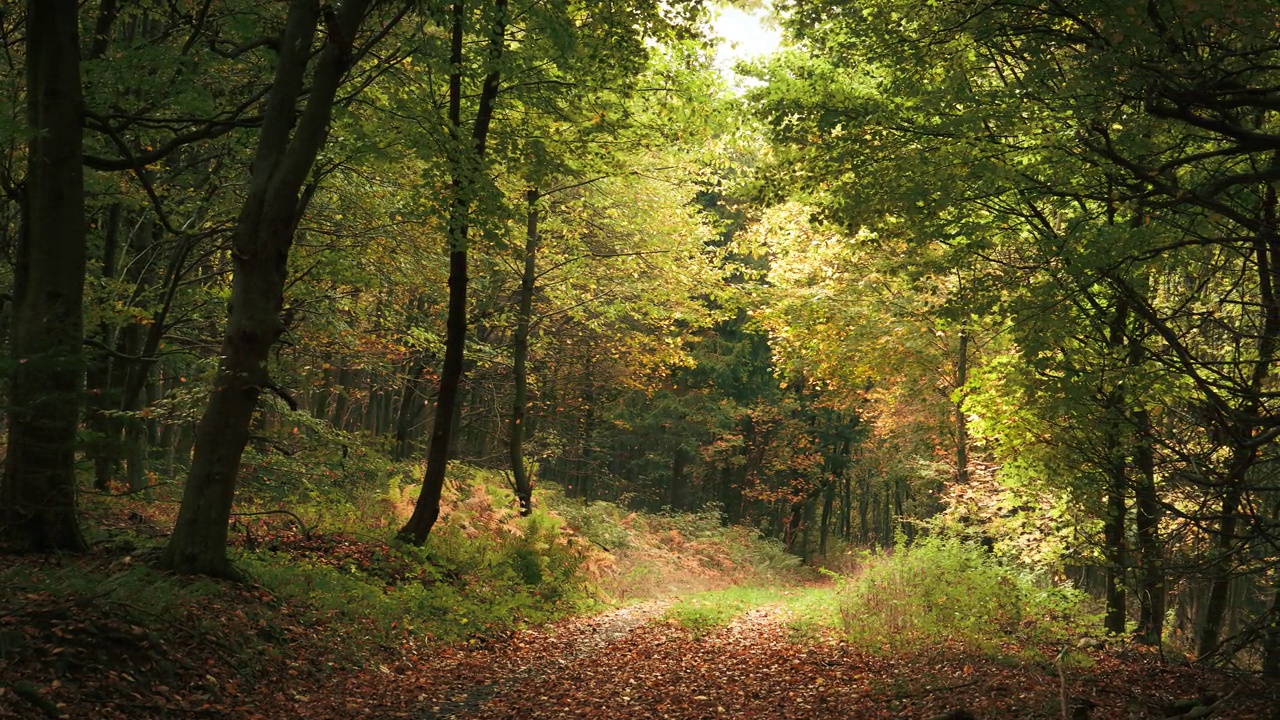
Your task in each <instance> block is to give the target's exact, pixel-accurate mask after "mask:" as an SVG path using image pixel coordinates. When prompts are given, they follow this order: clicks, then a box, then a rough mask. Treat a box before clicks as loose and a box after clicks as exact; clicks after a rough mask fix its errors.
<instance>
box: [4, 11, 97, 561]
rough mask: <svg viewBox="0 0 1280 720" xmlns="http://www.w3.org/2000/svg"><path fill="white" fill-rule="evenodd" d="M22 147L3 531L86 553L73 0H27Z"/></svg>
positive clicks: (27, 541)
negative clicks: (80, 482) (26, 133)
mask: <svg viewBox="0 0 1280 720" xmlns="http://www.w3.org/2000/svg"><path fill="white" fill-rule="evenodd" d="M26 12H27V47H26V55H27V120H28V123H29V126H30V128H31V129H32V131H33V133H32V136H31V140H30V141H29V143H28V146H27V153H28V155H27V177H26V184H25V197H24V203H23V216H22V225H23V227H22V230H21V233H20V237H19V248H18V263H17V268H16V272H15V280H14V313H13V327H12V336H11V352H12V356H13V358H15V359H16V362H15V363H14V369H13V375H12V381H13V382H12V385H11V386H10V388H9V403H10V409H9V439H8V450H7V452H6V456H5V468H4V475H3V477H2V478H0V535H3V536H5V537H7V538H8V539H9V540H12V541H13V542H14V543H15V544H16V546H17V547H20V548H25V549H30V550H36V551H51V550H72V551H78V550H83V549H84V547H85V543H84V538H83V536H82V535H81V534H80V526H79V522H78V519H77V517H76V476H75V443H76V431H77V429H78V425H79V419H80V401H81V394H82V393H81V372H82V371H83V367H82V364H81V358H82V348H81V343H82V341H83V332H84V330H83V325H84V320H83V305H84V275H85V222H84V168H83V144H82V143H83V135H84V133H83V125H82V122H83V112H84V107H83V99H82V97H81V89H80V41H79V31H78V28H79V26H78V23H79V18H78V6H77V4H76V3H75V2H74V1H73V0H28V2H27V7H26Z"/></svg>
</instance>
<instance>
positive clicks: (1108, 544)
mask: <svg viewBox="0 0 1280 720" xmlns="http://www.w3.org/2000/svg"><path fill="white" fill-rule="evenodd" d="M1117 465H1118V466H1117V467H1112V468H1111V469H1110V478H1109V480H1110V483H1109V486H1108V488H1107V511H1106V517H1105V518H1104V519H1103V529H1102V535H1103V544H1104V547H1103V555H1104V556H1105V558H1106V562H1107V590H1106V597H1107V614H1106V620H1105V622H1104V626H1105V627H1106V629H1107V630H1108V631H1110V632H1113V633H1116V634H1121V633H1123V632H1124V626H1125V539H1124V526H1125V522H1124V519H1125V485H1126V482H1125V468H1124V461H1123V459H1121V460H1120V461H1119V462H1118V463H1117Z"/></svg>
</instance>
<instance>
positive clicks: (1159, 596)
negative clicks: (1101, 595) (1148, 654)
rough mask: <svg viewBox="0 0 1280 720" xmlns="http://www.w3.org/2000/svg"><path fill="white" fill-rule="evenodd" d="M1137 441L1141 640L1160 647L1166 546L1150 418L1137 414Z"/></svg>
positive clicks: (1137, 520)
mask: <svg viewBox="0 0 1280 720" xmlns="http://www.w3.org/2000/svg"><path fill="white" fill-rule="evenodd" d="M1136 420H1137V424H1138V428H1137V429H1138V440H1137V445H1136V447H1135V450H1134V454H1133V461H1134V462H1133V464H1134V469H1135V470H1136V471H1137V477H1136V478H1135V486H1134V495H1135V503H1134V504H1135V510H1136V523H1135V524H1136V528H1137V535H1138V553H1139V555H1140V557H1141V558H1142V565H1141V566H1140V568H1139V569H1140V576H1139V578H1138V594H1139V608H1140V610H1139V621H1138V635H1139V639H1140V640H1141V641H1142V642H1144V643H1147V644H1149V645H1159V644H1160V639H1161V638H1162V637H1163V636H1164V613H1165V590H1164V558H1163V546H1162V545H1161V543H1160V515H1161V511H1160V499H1159V496H1158V495H1157V493H1156V474H1155V461H1154V457H1153V455H1152V449H1151V436H1150V432H1151V416H1150V414H1149V413H1148V412H1147V411H1146V410H1140V411H1138V412H1137V413H1136Z"/></svg>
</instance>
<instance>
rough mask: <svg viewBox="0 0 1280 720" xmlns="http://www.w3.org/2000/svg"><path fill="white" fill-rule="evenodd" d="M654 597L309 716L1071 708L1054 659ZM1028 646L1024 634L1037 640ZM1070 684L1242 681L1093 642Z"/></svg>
mask: <svg viewBox="0 0 1280 720" xmlns="http://www.w3.org/2000/svg"><path fill="white" fill-rule="evenodd" d="M667 605H668V603H664V602H649V603H643V604H640V605H636V606H632V607H629V608H623V609H620V610H615V611H612V612H609V613H605V614H603V615H599V616H596V617H592V618H575V619H572V620H567V621H564V622H561V623H557V624H555V625H552V626H550V627H548V628H545V629H543V630H538V631H526V632H523V633H520V634H518V635H516V636H514V637H512V638H509V639H506V640H502V641H497V642H493V643H490V644H487V645H483V644H475V645H471V644H468V645H460V646H455V647H451V648H445V649H441V650H439V651H436V652H433V653H431V654H429V655H428V656H426V657H423V658H422V659H421V660H420V661H419V663H418V664H417V665H414V666H412V667H404V668H396V669H388V668H376V669H370V670H365V671H363V672H360V673H355V674H346V673H344V674H342V675H340V676H338V679H337V680H335V683H336V684H335V686H334V687H332V688H329V689H327V690H325V691H323V692H319V693H317V694H316V696H315V697H311V698H306V699H305V702H302V703H300V704H299V706H298V712H297V717H298V718H299V719H305V720H321V719H323V720H340V719H341V720H345V719H347V718H412V719H413V720H445V719H449V720H544V719H545V720H551V719H557V720H558V719H562V718H564V719H567V718H583V719H585V718H621V719H626V718H643V719H645V720H648V719H650V718H653V719H655V720H657V719H670V720H712V719H718V718H726V719H727V718H765V719H769V720H773V719H790V718H795V719H797V720H799V719H801V718H804V719H806V720H807V719H809V718H867V719H868V720H889V719H893V720H905V719H911V718H930V717H933V716H935V715H938V714H940V713H942V712H945V711H947V710H950V709H953V708H957V707H964V708H967V709H968V710H970V711H972V712H973V713H974V715H976V716H977V717H978V718H981V719H982V720H987V719H988V718H1001V719H1005V718H1038V719H1044V720H1057V719H1058V718H1061V717H1062V714H1061V712H1062V711H1061V704H1060V694H1059V691H1060V687H1059V684H1058V683H1059V680H1058V676H1057V673H1056V670H1055V668H1054V667H1053V666H1052V664H1051V663H1047V662H1041V661H1037V660H1032V659H1027V660H1025V661H1022V660H1020V661H1018V662H1009V661H1006V662H996V661H993V660H991V659H990V658H987V657H976V656H972V655H967V654H965V653H962V652H959V651H956V650H954V649H948V648H937V649H934V650H932V651H930V652H928V653H924V654H916V655H912V656H903V655H894V654H890V653H873V654H868V653H866V652H863V651H859V650H855V649H853V648H851V647H848V646H846V645H845V644H843V643H841V642H837V641H835V640H831V639H825V640H824V639H820V638H819V639H816V640H815V639H813V638H809V639H808V640H807V641H805V642H794V641H793V637H792V633H791V631H790V630H789V629H788V627H787V619H788V616H787V613H786V612H785V610H783V609H782V608H780V607H778V606H767V607H762V608H757V609H754V610H750V611H747V612H745V613H743V614H742V615H740V616H739V617H737V618H736V619H735V620H734V621H733V622H731V623H730V624H729V625H728V626H727V627H724V628H720V629H718V630H715V631H713V632H710V633H708V634H706V635H705V636H703V637H701V638H698V639H695V638H694V637H693V636H692V635H691V634H690V633H689V632H688V631H686V630H685V629H683V628H681V627H679V626H678V625H676V624H674V623H673V622H670V621H662V620H661V618H662V615H663V612H664V610H665V609H666V607H667ZM1028 650H1030V649H1028ZM1089 662H1091V663H1092V665H1091V666H1089V667H1082V668H1077V669H1074V670H1072V671H1071V672H1070V673H1069V675H1068V689H1069V692H1070V693H1071V694H1072V695H1073V696H1079V697H1085V698H1088V699H1089V701H1090V702H1093V703H1095V704H1096V706H1097V707H1096V708H1095V709H1094V711H1093V712H1092V713H1091V714H1090V715H1089V717H1090V718H1093V719H1094V720H1097V719H1098V718H1147V717H1161V714H1160V713H1159V711H1158V709H1156V708H1157V706H1158V704H1159V702H1160V701H1162V700H1165V699H1169V698H1175V697H1186V696H1187V695H1188V694H1194V693H1196V692H1199V691H1210V690H1213V691H1218V692H1224V691H1225V690H1229V689H1230V686H1231V685H1232V684H1234V683H1235V682H1236V681H1234V680H1230V679H1225V678H1223V677H1221V676H1216V677H1215V676H1211V675H1207V674H1203V673H1197V672H1195V671H1192V670H1190V669H1188V668H1179V667H1172V666H1161V665H1160V663H1159V662H1158V658H1157V657H1156V656H1154V655H1148V656H1141V657H1138V656H1129V657H1124V658H1121V657H1116V656H1110V655H1103V654H1095V655H1094V656H1093V657H1091V658H1090V660H1089ZM1242 687H1243V690H1242V691H1241V692H1239V693H1238V694H1237V695H1236V698H1237V699H1238V702H1237V703H1235V707H1233V708H1232V709H1231V712H1229V713H1227V714H1225V715H1224V717H1231V718H1238V719H1240V720H1248V719H1257V720H1264V719H1265V720H1275V716H1274V715H1273V711H1272V710H1271V708H1273V707H1274V706H1275V703H1276V701H1277V700H1280V695H1277V694H1276V693H1277V691H1276V689H1275V688H1274V687H1271V688H1268V687H1266V686H1264V685H1260V684H1258V685H1254V686H1252V687H1250V686H1242Z"/></svg>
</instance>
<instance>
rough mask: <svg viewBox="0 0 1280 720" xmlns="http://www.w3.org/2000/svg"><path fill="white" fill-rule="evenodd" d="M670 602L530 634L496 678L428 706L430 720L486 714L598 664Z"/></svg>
mask: <svg viewBox="0 0 1280 720" xmlns="http://www.w3.org/2000/svg"><path fill="white" fill-rule="evenodd" d="M669 604H670V602H669V601H659V600H653V601H649V602H646V603H641V604H639V605H632V606H629V607H624V608H619V609H617V610H613V611H612V612H607V613H604V614H603V615H597V616H595V617H588V618H576V619H574V620H570V621H567V622H563V623H558V624H556V625H553V626H552V627H550V628H548V629H547V630H545V631H533V632H530V633H527V634H526V635H525V636H524V637H523V638H521V641H520V645H521V647H520V649H519V652H517V653H515V654H514V655H512V656H511V657H510V658H507V659H506V661H505V662H504V663H503V664H502V666H501V669H500V672H499V673H495V676H494V677H493V679H491V680H489V681H487V682H483V683H481V684H473V685H471V686H470V687H465V688H458V689H459V690H460V692H458V693H457V694H454V695H452V696H451V697H448V698H447V699H443V700H442V701H440V702H438V703H437V704H433V705H432V706H431V707H430V708H428V709H427V710H426V711H425V713H424V715H423V718H424V719H425V720H445V719H446V718H470V717H481V716H483V713H484V706H485V705H486V704H487V703H489V702H490V701H491V700H493V699H494V698H495V697H498V696H501V695H508V694H515V695H518V694H520V692H521V688H522V687H524V686H526V685H528V684H530V683H532V682H536V681H537V680H538V679H539V678H547V677H557V676H559V675H560V674H562V673H564V672H566V671H567V670H568V669H569V668H571V667H573V666H575V665H577V664H581V663H586V664H590V663H592V662H595V661H596V660H597V659H598V657H599V656H600V655H602V654H604V653H607V652H609V650H610V647H611V646H612V645H614V644H615V643H625V642H626V638H627V636H628V635H630V634H631V633H632V632H633V631H635V629H636V628H638V627H640V626H641V625H644V624H645V623H648V622H650V621H651V620H653V619H655V618H657V617H659V616H660V615H661V614H662V612H663V611H664V610H666V608H667V606H668V605H669Z"/></svg>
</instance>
